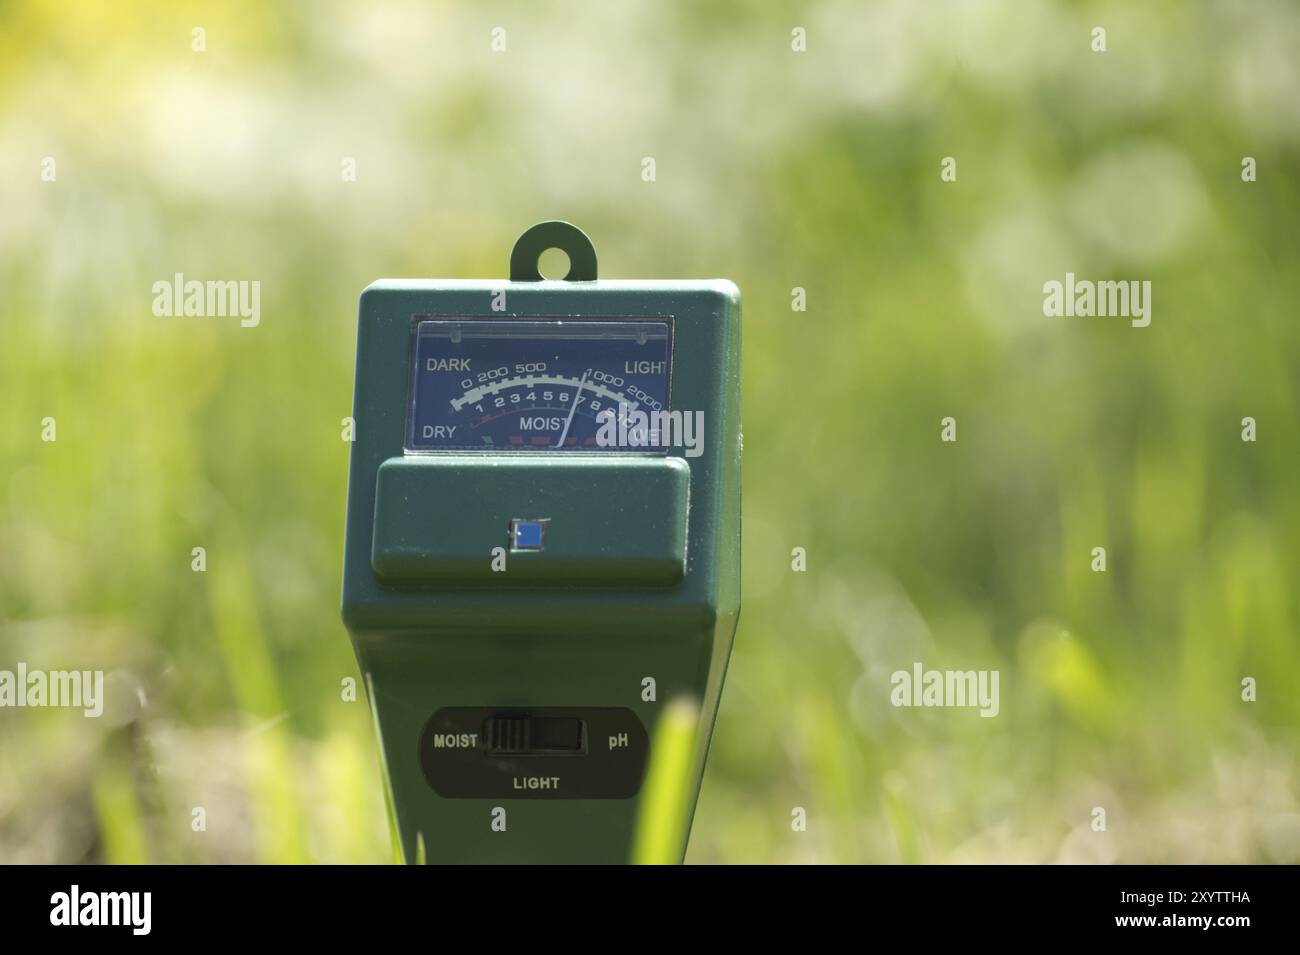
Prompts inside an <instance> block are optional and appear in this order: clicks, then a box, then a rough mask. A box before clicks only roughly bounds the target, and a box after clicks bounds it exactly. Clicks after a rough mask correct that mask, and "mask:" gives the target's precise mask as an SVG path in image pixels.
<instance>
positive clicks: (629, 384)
mask: <svg viewBox="0 0 1300 955" xmlns="http://www.w3.org/2000/svg"><path fill="white" fill-rule="evenodd" d="M412 353H413V356H414V357H413V361H412V369H411V400H410V409H409V413H408V415H407V431H406V447H407V450H409V451H496V452H500V451H663V450H664V449H665V441H664V439H665V438H666V437H667V435H660V434H659V433H658V431H657V430H656V431H652V432H651V433H649V434H646V433H644V432H642V433H640V434H635V433H634V434H633V435H632V436H631V438H630V440H628V434H627V429H626V428H624V429H621V430H620V429H617V428H616V427H611V426H610V423H609V413H610V412H611V411H612V412H613V414H614V415H615V416H620V415H622V416H624V420H626V416H628V415H631V414H632V413H633V412H641V413H644V414H647V415H652V416H653V415H654V414H655V413H657V412H667V411H668V410H669V407H668V382H669V373H670V370H671V364H672V326H671V324H670V323H669V322H667V321H662V320H661V321H614V320H608V321H569V320H567V319H565V320H562V319H542V320H535V321H534V320H529V321H502V320H496V319H425V320H422V321H419V322H418V324H417V325H416V330H415V341H414V347H413V349H412ZM615 420H616V421H617V418H616V419H615ZM652 420H653V418H652ZM602 425H603V426H604V428H603V430H602ZM615 432H618V434H619V442H611V441H610V440H609V438H610V437H611V435H612V434H613V433H615Z"/></svg>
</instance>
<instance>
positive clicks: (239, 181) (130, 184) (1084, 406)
mask: <svg viewBox="0 0 1300 955" xmlns="http://www.w3.org/2000/svg"><path fill="white" fill-rule="evenodd" d="M1097 25H1100V26H1104V27H1105V28H1106V29H1107V42H1108V50H1107V52H1105V53H1100V54H1099V53H1094V52H1092V50H1091V49H1090V40H1091V38H1090V31H1091V29H1092V27H1094V26H1097ZM796 26H801V27H804V28H805V29H806V31H807V36H808V41H807V43H808V50H807V52H806V53H795V52H792V50H791V47H790V31H791V30H792V29H793V28H794V27H796ZM196 27H200V28H202V29H204V30H205V31H206V36H205V40H206V51H205V52H201V53H198V52H194V51H193V50H192V40H193V34H192V30H193V29H194V28H196ZM494 27H504V28H505V30H506V44H507V49H506V51H505V52H502V53H496V52H493V51H492V48H491V38H492V36H491V31H492V29H493V28H494ZM1297 50H1300V8H1298V7H1297V6H1296V5H1295V4H1293V3H1286V2H1268V0H1260V2H1252V3H1250V4H1238V3H1227V2H1223V3H1209V2H1198V3H1178V2H1172V0H1170V2H1152V3H1144V4H1141V5H1136V4H1123V3H1118V2H1116V3H1065V2H1032V3H1031V2H1012V0H989V2H978V3H977V2H926V3H921V2H887V3H871V2H859V3H854V2H847V0H845V2H807V3H764V4H759V3H742V2H739V0H733V2H712V3H707V4H701V3H690V2H686V0H675V2H649V0H635V2H623V3H617V4H615V3H608V4H604V3H603V4H580V3H576V2H565V3H552V4H546V5H544V6H538V5H536V4H530V3H524V2H511V3H502V2H493V3H480V4H469V3H461V4H451V3H416V2H393V3H385V4H383V5H379V4H369V3H364V2H361V0H327V2H322V3H306V2H293V3H277V4H264V3H255V2H252V0H239V2H229V3H222V4H210V3H195V2H169V3H163V2H161V0H149V2H140V3H135V4H129V5H127V4H111V3H107V2H89V0H83V2H72V3H55V2H53V0H8V2H6V3H4V4H3V6H0V397H2V398H3V403H2V404H3V407H2V410H0V668H13V667H14V666H15V665H16V663H17V661H20V660H21V661H25V662H26V663H27V664H28V665H29V666H30V667H33V668H41V667H43V668H48V669H65V668H69V667H77V668H103V669H105V670H107V671H109V679H108V688H109V708H108V711H107V712H106V714H105V716H104V717H103V718H102V719H100V720H86V719H83V718H82V717H81V716H80V715H79V714H77V713H69V712H66V711H56V710H42V711H33V710H4V711H0V861H5V862H45V861H82V860H85V861H106V862H126V861H155V862H161V861H180V862H200V861H202V862H227V861H248V860H259V861H267V862H289V861H322V862H357V861H373V862H383V861H388V860H389V859H391V854H392V850H391V846H390V844H389V840H388V834H387V828H386V822H385V810H384V804H383V795H382V789H381V784H380V778H379V772H378V757H377V754H376V752H375V746H374V740H373V728H372V726H371V722H370V718H369V714H368V711H367V709H366V705H365V702H364V699H365V697H364V690H363V689H362V688H361V687H358V691H357V699H356V702H349V701H347V700H345V699H343V696H342V683H343V681H344V680H345V679H347V678H349V677H350V678H353V679H358V678H359V674H358V673H357V671H356V667H355V662H354V659H353V656H352V652H351V648H350V646H349V644H348V640H347V638H346V635H345V632H344V630H343V627H342V626H341V624H340V622H339V617H338V604H339V574H340V567H341V554H342V535H343V506H344V488H345V482H346V468H347V445H346V444H345V443H344V442H343V441H342V440H341V439H340V431H341V419H342V418H343V417H344V416H346V415H348V414H349V413H350V405H351V391H352V358H353V348H354V338H355V321H356V313H355V303H356V296H357V294H358V293H359V291H360V290H361V289H362V288H363V287H364V286H365V285H366V284H368V283H369V282H370V281H371V280H373V279H375V278H378V277H390V276H391V277H401V276H414V277H421V276H423V277H491V276H504V274H505V271H506V260H507V256H508V253H509V250H510V247H511V245H512V243H513V241H514V239H515V237H516V236H517V235H518V234H519V233H520V232H521V231H522V230H523V229H524V228H526V227H527V226H528V225H531V224H532V223H533V222H536V221H538V220H541V219H545V218H553V217H554V218H566V219H570V220H572V221H574V222H577V223H578V224H580V225H581V226H582V227H583V228H584V229H586V230H587V231H588V233H589V234H590V235H591V236H592V238H593V240H594V241H595V244H596V246H597V249H598V252H599V254H600V257H601V270H602V276H603V277H610V278H686V277H697V278H703V277H715V276H721V277H727V278H731V279H733V280H735V281H736V282H737V283H738V284H739V285H740V286H741V288H742V289H743V291H744V296H745V311H746V318H745V363H746V367H745V488H744V493H745V499H744V501H745V541H744V561H745V565H744V566H745V570H744V572H745V579H744V609H743V612H742V615H741V626H740V631H739V634H738V636H737V642H736V648H735V653H734V656H733V658H732V663H731V668H730V671H729V675H728V680H727V687H726V691H725V694H724V698H723V704H722V711H721V713H720V716H719V719H718V724H717V733H716V736H715V741H714V746H713V750H712V756H711V761H710V764H709V768H708V771H707V774H706V777H705V783H704V788H703V793H702V797H701V800H700V804H699V809H698V812H697V814H696V818H695V825H694V829H693V832H692V839H691V847H690V852H689V854H688V860H690V861H695V862H760V861H776V862H813V861H818V862H825V861H840V862H857V861H882V862H895V861H903V862H972V861H1005V862H1017V861H1116V862H1139V861H1202V860H1203V861H1218V862H1237V861H1289V862H1295V861H1300V802H1298V795H1300V779H1298V778H1297V775H1298V772H1297V763H1296V753H1297V743H1298V742H1300V733H1298V730H1300V692H1298V691H1300V634H1298V631H1297V598H1296V590H1297V588H1296V583H1297V567H1300V493H1297V491H1298V489H1300V428H1297V413H1298V412H1300V394H1298V391H1297V389H1298V388H1300V374H1298V371H1297V369H1298V368H1300V361H1298V360H1300V330H1298V329H1297V322H1296V303H1297V301H1300V262H1298V261H1297V254H1296V223H1297V221H1298V220H1300V194H1298V192H1297V180H1296V173H1297V170H1298V169H1300V164H1298V163H1297V159H1298V155H1297V154H1298V152H1300V59H1298V58H1297V57H1296V51H1297ZM647 156H653V157H654V158H655V160H656V167H657V180H656V181H655V182H653V183H649V182H645V181H643V180H642V178H641V169H642V166H641V161H642V158H643V157H647ZM944 156H953V157H956V159H957V161H958V178H957V181H956V182H953V183H942V182H941V181H940V177H939V172H940V161H941V159H942V157H944ZM1243 156H1253V157H1255V159H1256V160H1257V163H1258V169H1259V181H1258V182H1255V183H1243V182H1242V180H1241V159H1242V157H1243ZM45 157H53V158H54V159H55V161H56V163H57V180H56V181H54V182H45V181H42V179H41V169H42V166H41V164H42V160H43V159H44V158H45ZM345 157H352V158H354V159H355V160H356V167H357V179H356V181H355V182H346V181H343V179H342V176H341V167H342V163H343V160H344V158H345ZM1067 271H1073V272H1075V273H1076V274H1077V275H1078V276H1079V277H1080V278H1091V279H1148V280H1150V281H1151V282H1152V283H1153V300H1152V304H1153V312H1152V315H1153V320H1152V324H1151V326H1150V327H1149V328H1146V329H1134V328H1131V327H1129V325H1128V323H1127V321H1124V320H1122V319H1103V318H1092V319H1049V318H1045V317H1044V316H1043V315H1042V311H1041V308H1042V291H1041V289H1042V285H1043V283H1044V282H1046V281H1048V280H1051V279H1056V280H1062V279H1063V278H1064V273H1065V272H1067ZM176 272H183V273H184V274H185V276H186V277H187V278H196V279H200V280H207V279H228V280H258V281H260V282H261V285H262V300H261V313H262V318H261V324H260V325H259V326H258V327H256V328H241V327H240V325H239V323H238V321H236V320H230V319H183V318H156V317H154V316H153V314H152V313H151V303H152V300H153V294H152V291H151V286H152V284H153V282H155V281H158V280H164V281H166V280H170V278H171V276H172V275H173V274H174V273H176ZM795 286H799V287H802V288H805V289H806V290H807V297H808V310H807V311H806V312H803V313H795V312H792V311H791V307H790V302H791V289H792V288H793V287H795ZM949 415H951V416H953V417H955V418H956V419H957V422H958V429H959V430H958V437H959V440H958V441H957V443H956V444H944V443H941V442H940V440H939V422H940V419H941V418H943V417H945V416H949ZM1248 415H1249V416H1252V417H1254V418H1256V419H1257V421H1258V427H1259V440H1258V442H1257V443H1254V444H1248V443H1244V442H1242V441H1241V440H1240V429H1241V419H1242V418H1243V417H1245V416H1248ZM46 417H53V418H55V419H56V421H57V429H58V430H57V435H58V440H57V441H56V442H52V443H47V442H42V440H41V429H42V419H44V418H46ZM1096 546H1104V547H1106V548H1107V553H1108V564H1109V569H1108V571H1107V572H1106V573H1104V574H1102V573H1093V572H1092V571H1091V569H1090V562H1091V549H1092V548H1093V547H1096ZM194 547H204V548H205V549H206V553H207V571H206V572H205V573H194V572H192V571H191V566H190V565H191V550H192V548H194ZM794 547H804V548H806V549H807V554H808V570H807V572H806V573H793V572H792V571H791V566H790V555H791V549H792V548H794ZM915 660H920V661H923V662H924V663H925V665H926V666H928V667H932V668H946V667H951V668H960V669H998V670H1000V671H1001V674H1002V681H1001V694H1002V699H1001V714H1000V715H999V716H998V717H997V718H995V719H980V718H979V717H978V716H976V715H975V713H974V712H973V711H953V710H920V709H910V710H909V709H894V708H893V707H891V706H890V705H889V702H888V700H889V688H890V687H889V675H890V673H892V672H893V671H894V670H897V669H906V668H909V667H910V666H911V664H912V662H913V661H915ZM1246 676H1251V677H1254V678H1255V679H1256V680H1257V681H1258V686H1259V691H1258V692H1259V699H1258V701H1257V702H1254V703H1244V702H1242V701H1241V699H1240V692H1241V691H1240V685H1241V680H1242V678H1243V677H1246ZM1095 806H1101V807H1104V808H1105V809H1106V811H1107V822H1108V829H1107V831H1106V832H1103V833H1098V832H1094V831H1092V830H1091V829H1090V827H1089V823H1090V822H1091V821H1092V818H1093V817H1092V814H1091V813H1092V808H1093V807H1095ZM795 807H803V808H804V809H805V810H806V812H807V818H808V825H807V831H805V832H795V831H792V828H791V825H790V820H791V813H792V811H793V809H794V808H795ZM197 809H201V810H202V816H201V821H202V822H203V823H204V825H205V828H203V829H201V830H199V831H196V826H197V825H198V821H199V820H200V816H199V815H197V814H196V810H197Z"/></svg>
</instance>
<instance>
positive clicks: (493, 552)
mask: <svg viewBox="0 0 1300 955" xmlns="http://www.w3.org/2000/svg"><path fill="white" fill-rule="evenodd" d="M550 247H559V248H561V249H563V250H564V251H565V252H567V253H568V254H569V258H570V262H571V266H572V267H571V271H570V274H569V276H568V277H567V278H566V279H564V280H558V281H552V280H542V279H541V277H540V275H539V274H538V272H537V266H536V261H537V255H538V254H539V253H540V252H541V251H543V250H544V249H545V248H550ZM353 418H354V421H355V434H354V441H353V444H352V449H351V462H350V469H349V477H348V504H347V529H346V545H345V553H344V568H343V619H344V622H345V624H346V625H347V628H348V630H349V633H350V635H351V638H352V642H353V646H354V648H355V650H356V655H357V660H358V663H359V665H360V669H361V672H362V674H363V675H364V678H365V680H366V684H367V688H368V693H369V695H370V701H371V705H372V707H373V708H374V711H375V716H376V721H377V724H378V728H379V732H380V736H381V747H382V751H383V754H384V760H385V764H386V770H387V773H388V777H389V781H390V784H391V795H392V800H393V807H394V810H395V814H396V818H397V824H398V829H399V836H400V839H401V842H402V848H403V850H404V854H405V857H406V858H407V859H408V860H414V859H415V858H417V857H418V855H419V854H420V852H422V853H423V855H424V857H425V858H426V859H427V860H428V861H429V862H474V863H478V862H551V863H554V862H560V863H563V862H624V861H628V860H629V858H630V853H631V849H632V841H633V835H634V831H635V827H636V823H637V813H638V808H639V805H640V800H639V799H638V797H639V796H640V795H641V793H642V789H643V783H644V781H645V776H646V770H647V766H648V763H649V759H650V755H651V748H652V741H653V739H654V734H655V728H656V723H657V721H658V718H659V714H660V712H661V711H662V710H663V709H664V707H665V705H666V704H667V703H668V702H669V701H671V700H673V699H674V698H677V697H680V696H686V697H689V698H691V699H692V700H693V701H694V703H695V704H696V706H697V707H698V708H699V714H700V715H699V726H698V731H697V733H696V737H695V738H696V751H695V754H694V763H693V767H692V774H691V776H690V778H689V788H690V791H689V793H688V794H687V806H688V809H689V810H690V811H691V812H693V809H694V805H695V799H696V797H697V795H698V791H699V784H700V779H701V776H702V773H703V768H704V760H705V756H706V753H707V750H708V745H709V740H710V737H711V734H712V727H713V722H714V717H715V715H716V712H717V706H718V702H719V699H720V696H721V692H722V682H723V677H724V674H725V672H726V666H727V660H728V657H729V655H730V652H731V644H732V640H733V637H734V634H735V628H736V623H737V618H738V615H739V610H740V457H741V436H740V295H739V291H738V290H737V288H736V286H735V285H733V284H732V283H730V282H727V281H720V280H710V281H609V280H597V279H596V259H595V252H594V250H593V249H592V247H591V245H590V242H589V241H588V240H587V238H586V236H585V235H583V234H582V233H581V232H580V231H578V230H577V229H576V228H574V227H573V226H569V225H568V224H567V223H543V224H541V225H539V226H534V227H533V228H532V229H530V230H529V231H528V232H526V233H524V235H523V236H522V237H521V238H520V240H519V242H518V243H517V244H516V247H515V250H514V255H513V256H512V259H511V280H510V281H489V280H485V281H454V280H447V281H436V280H435V281H430V280H382V281H378V282H375V283H374V284H372V285H371V286H369V287H368V288H367V289H366V290H365V291H364V292H363V293H362V294H361V301H360V314H359V316H358V333H357V363H356V382H355V395H354V405H353ZM417 847H420V848H417ZM681 850H682V853H684V852H685V845H684V840H683V845H682V847H681Z"/></svg>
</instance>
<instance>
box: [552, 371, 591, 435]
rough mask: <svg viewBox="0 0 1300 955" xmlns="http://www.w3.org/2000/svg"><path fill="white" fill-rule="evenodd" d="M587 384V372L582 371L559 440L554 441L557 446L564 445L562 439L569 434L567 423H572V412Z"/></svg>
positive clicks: (575, 409)
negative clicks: (576, 391)
mask: <svg viewBox="0 0 1300 955" xmlns="http://www.w3.org/2000/svg"><path fill="white" fill-rule="evenodd" d="M586 384H587V373H586V372H585V371H584V372H583V373H582V380H581V381H580V382H578V393H577V394H576V395H574V396H573V407H572V408H570V409H569V417H568V418H567V419H566V420H565V422H564V431H563V432H561V434H560V440H559V441H557V442H556V443H555V446H556V447H557V448H562V447H564V439H565V438H567V437H568V436H569V425H571V424H573V413H574V412H575V411H577V410H578V399H579V398H581V397H582V389H583V388H584V387H586Z"/></svg>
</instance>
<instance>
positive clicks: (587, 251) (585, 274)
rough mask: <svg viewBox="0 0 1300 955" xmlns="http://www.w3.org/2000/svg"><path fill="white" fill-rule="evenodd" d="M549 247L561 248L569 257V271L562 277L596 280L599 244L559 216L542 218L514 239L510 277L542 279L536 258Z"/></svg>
mask: <svg viewBox="0 0 1300 955" xmlns="http://www.w3.org/2000/svg"><path fill="white" fill-rule="evenodd" d="M547 249H559V250H560V251H561V252H563V253H564V254H565V255H567V256H568V257H569V274H568V275H566V276H565V277H564V279H563V281H565V282H594V281H596V247H595V246H593V245H592V244H591V240H590V239H589V238H587V233H585V232H583V231H582V230H581V229H579V228H578V227H577V226H576V225H574V224H573V223H571V222H564V221H562V220H560V219H552V220H551V221H549V222H539V223H537V225H535V226H533V227H532V228H531V229H528V230H527V231H525V232H524V234H523V235H521V236H520V237H519V238H518V239H517V240H516V241H515V248H514V251H513V252H511V253H510V281H512V282H540V281H541V280H542V273H541V271H540V270H539V269H538V268H537V260H538V258H539V257H540V256H541V254H542V253H543V252H545V251H546V250H547Z"/></svg>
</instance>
